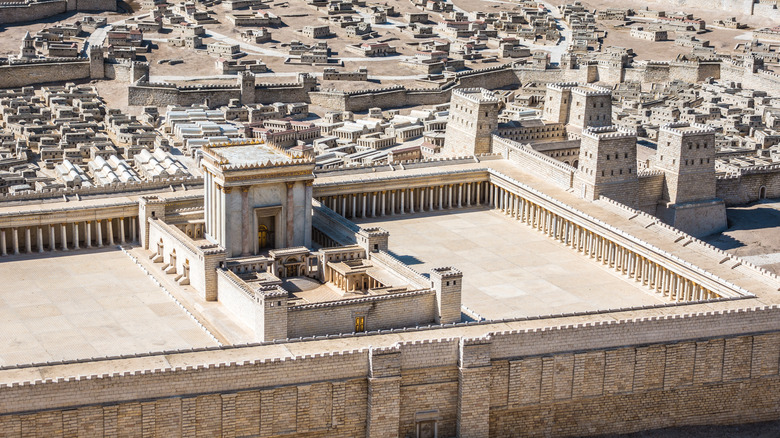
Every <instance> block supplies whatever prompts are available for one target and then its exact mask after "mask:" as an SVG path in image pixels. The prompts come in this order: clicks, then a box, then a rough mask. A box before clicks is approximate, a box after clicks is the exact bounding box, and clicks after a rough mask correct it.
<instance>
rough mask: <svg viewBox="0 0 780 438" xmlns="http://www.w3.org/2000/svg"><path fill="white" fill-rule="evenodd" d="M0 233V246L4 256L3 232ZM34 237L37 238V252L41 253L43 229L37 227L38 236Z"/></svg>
mask: <svg viewBox="0 0 780 438" xmlns="http://www.w3.org/2000/svg"><path fill="white" fill-rule="evenodd" d="M0 232H1V233H3V236H2V237H3V238H2V242H0V245H2V247H3V255H5V232H3V231H0ZM36 237H37V238H38V252H43V227H38V235H37V236H36Z"/></svg>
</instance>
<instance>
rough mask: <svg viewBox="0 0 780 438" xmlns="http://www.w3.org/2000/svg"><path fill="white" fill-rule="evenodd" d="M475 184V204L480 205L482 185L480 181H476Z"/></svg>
mask: <svg viewBox="0 0 780 438" xmlns="http://www.w3.org/2000/svg"><path fill="white" fill-rule="evenodd" d="M475 184H476V189H477V205H482V200H481V199H480V197H481V196H482V193H480V191H481V187H482V183H481V182H478V183H475Z"/></svg>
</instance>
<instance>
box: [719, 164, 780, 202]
mask: <svg viewBox="0 0 780 438" xmlns="http://www.w3.org/2000/svg"><path fill="white" fill-rule="evenodd" d="M715 187H716V194H717V197H718V198H720V199H722V200H724V201H725V202H726V205H729V206H730V205H741V204H747V203H748V202H754V201H758V199H759V191H760V189H761V187H764V188H765V190H766V193H765V197H766V198H780V169H774V171H764V172H761V171H757V172H753V173H747V174H744V175H739V176H729V177H718V179H717V180H716V182H715Z"/></svg>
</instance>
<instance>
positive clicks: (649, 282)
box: [490, 184, 719, 302]
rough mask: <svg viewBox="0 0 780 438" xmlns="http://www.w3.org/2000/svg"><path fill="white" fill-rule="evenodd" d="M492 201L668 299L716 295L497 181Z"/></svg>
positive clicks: (705, 297)
mask: <svg viewBox="0 0 780 438" xmlns="http://www.w3.org/2000/svg"><path fill="white" fill-rule="evenodd" d="M490 199H491V205H492V206H493V207H494V208H496V209H498V210H500V211H502V212H503V213H504V214H506V215H508V216H510V217H512V218H515V219H517V220H518V221H519V222H522V223H525V224H527V225H528V226H530V227H532V228H534V229H536V230H538V231H540V232H543V233H545V234H546V235H547V236H549V237H550V238H552V239H555V240H557V241H559V242H561V243H563V244H565V245H566V246H569V247H571V248H573V249H574V250H576V251H577V252H580V253H582V254H583V255H585V256H586V257H590V258H591V259H594V260H596V261H598V262H600V263H601V264H603V265H605V266H608V267H609V268H612V269H614V270H616V271H618V272H620V273H621V274H623V275H626V276H627V277H628V278H630V279H632V280H634V281H637V282H639V283H641V284H642V285H643V286H645V287H648V288H649V289H651V290H653V291H654V292H656V293H657V294H659V295H662V296H663V297H665V298H666V299H668V300H671V301H676V302H680V301H695V300H705V299H712V298H718V297H719V295H718V294H716V293H715V292H713V291H711V290H709V289H707V288H705V287H704V286H702V285H701V284H698V283H696V282H694V281H692V280H689V279H687V278H685V277H683V276H682V275H680V274H678V273H676V272H674V271H672V270H670V269H669V268H667V267H665V266H663V265H661V264H660V263H656V262H654V261H653V260H650V259H648V258H647V257H645V256H642V255H640V254H638V253H636V252H635V251H633V250H632V249H630V248H628V247H626V246H624V245H621V244H619V243H616V242H614V241H612V240H610V239H608V238H606V237H604V236H601V235H599V234H597V233H595V232H593V231H591V230H589V229H587V228H585V227H583V226H581V225H577V224H575V223H573V222H572V221H570V220H569V219H566V218H564V217H562V216H560V215H558V214H556V213H554V212H552V211H550V210H548V209H547V208H545V207H543V206H541V205H539V204H537V203H534V202H532V201H529V200H528V199H526V198H523V197H522V196H519V195H517V194H516V193H514V192H513V191H511V190H508V189H506V188H503V187H501V186H498V185H494V184H493V185H491V187H490Z"/></svg>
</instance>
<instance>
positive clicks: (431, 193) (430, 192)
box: [428, 187, 436, 211]
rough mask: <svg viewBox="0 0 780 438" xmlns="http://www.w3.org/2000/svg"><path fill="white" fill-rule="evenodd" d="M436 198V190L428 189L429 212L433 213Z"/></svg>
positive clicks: (433, 188)
mask: <svg viewBox="0 0 780 438" xmlns="http://www.w3.org/2000/svg"><path fill="white" fill-rule="evenodd" d="M435 197H436V188H435V187H428V211H433V198H435Z"/></svg>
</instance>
